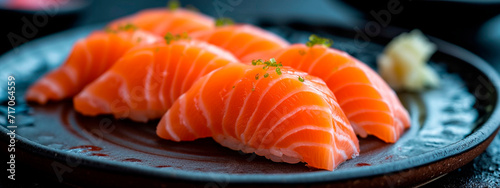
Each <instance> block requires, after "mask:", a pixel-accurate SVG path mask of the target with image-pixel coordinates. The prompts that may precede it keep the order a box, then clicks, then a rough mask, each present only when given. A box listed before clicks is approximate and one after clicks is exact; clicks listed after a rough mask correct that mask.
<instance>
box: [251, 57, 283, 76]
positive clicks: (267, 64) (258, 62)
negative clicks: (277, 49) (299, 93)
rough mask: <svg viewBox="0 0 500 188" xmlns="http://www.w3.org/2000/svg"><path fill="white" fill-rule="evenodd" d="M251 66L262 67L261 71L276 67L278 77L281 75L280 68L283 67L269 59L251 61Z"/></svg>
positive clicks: (274, 60)
mask: <svg viewBox="0 0 500 188" xmlns="http://www.w3.org/2000/svg"><path fill="white" fill-rule="evenodd" d="M252 65H254V66H255V65H264V66H263V67H262V69H264V70H268V69H269V67H276V70H275V71H276V73H277V74H278V75H281V68H280V67H283V64H281V63H277V62H276V59H274V58H271V59H269V61H262V59H258V60H252ZM266 74H267V73H266ZM268 76H269V74H268ZM264 78H267V76H265V77H264Z"/></svg>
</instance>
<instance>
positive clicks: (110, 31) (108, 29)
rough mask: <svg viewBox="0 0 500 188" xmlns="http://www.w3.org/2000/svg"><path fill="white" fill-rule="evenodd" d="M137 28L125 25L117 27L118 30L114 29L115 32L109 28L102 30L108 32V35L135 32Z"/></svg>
mask: <svg viewBox="0 0 500 188" xmlns="http://www.w3.org/2000/svg"><path fill="white" fill-rule="evenodd" d="M137 29H138V27H137V26H135V25H134V24H132V23H127V24H125V25H118V28H116V30H114V29H111V28H110V27H106V28H104V31H106V32H108V33H116V32H118V31H128V30H132V31H134V30H137Z"/></svg>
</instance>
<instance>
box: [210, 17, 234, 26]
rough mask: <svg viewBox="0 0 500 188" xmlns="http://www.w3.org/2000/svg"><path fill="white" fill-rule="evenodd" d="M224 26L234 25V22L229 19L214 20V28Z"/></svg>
mask: <svg viewBox="0 0 500 188" xmlns="http://www.w3.org/2000/svg"><path fill="white" fill-rule="evenodd" d="M225 25H234V21H233V20H232V19H231V18H217V20H215V26H216V27H221V26H225Z"/></svg>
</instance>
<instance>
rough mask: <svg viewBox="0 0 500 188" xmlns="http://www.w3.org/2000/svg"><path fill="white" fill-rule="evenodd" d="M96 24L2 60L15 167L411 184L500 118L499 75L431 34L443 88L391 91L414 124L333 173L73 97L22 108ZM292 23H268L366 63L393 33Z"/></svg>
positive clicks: (130, 177) (134, 176)
mask: <svg viewBox="0 0 500 188" xmlns="http://www.w3.org/2000/svg"><path fill="white" fill-rule="evenodd" d="M96 28H98V27H83V28H79V29H74V30H70V31H66V32H63V33H60V34H56V35H52V36H49V37H46V38H44V39H40V40H37V41H34V42H31V43H28V44H26V45H24V46H22V47H20V48H19V49H17V50H16V51H12V52H9V53H7V54H5V55H4V56H2V57H0V78H5V79H6V78H7V75H14V76H15V77H16V86H17V88H16V89H17V92H16V97H17V105H16V120H17V126H18V128H17V129H16V132H17V139H18V143H17V146H16V147H17V148H16V149H17V151H16V152H17V153H19V155H18V158H17V160H18V161H19V162H18V163H23V164H24V165H26V166H29V167H30V168H32V169H33V170H36V171H41V172H44V175H45V176H47V177H48V178H51V179H53V180H54V181H59V182H62V183H68V184H77V185H103V186H120V185H122V186H134V185H137V186H148V185H150V186H165V185H174V186H181V185H194V186H202V187H203V186H204V187H226V186H254V185H252V184H266V185H269V184H271V185H273V186H277V185H282V186H290V185H294V186H306V185H307V186H309V185H312V186H324V185H343V186H351V187H366V186H410V185H418V184H420V183H422V182H425V181H428V180H431V179H433V178H437V177H439V176H441V175H443V174H446V173H448V172H450V171H452V170H454V169H456V168H458V167H460V166H462V165H464V164H466V163H467V162H469V161H471V160H472V159H474V158H475V157H476V156H477V155H479V154H480V153H481V152H482V151H484V149H485V148H486V147H487V146H488V144H489V142H491V139H492V138H493V137H494V135H495V133H496V131H497V130H498V125H499V124H500V121H499V119H500V109H499V101H498V98H499V92H498V91H499V85H498V84H499V83H500V79H499V77H498V75H497V74H496V73H495V72H494V70H493V69H492V68H491V67H490V66H488V65H487V64H486V63H485V62H483V61H482V60H481V59H479V58H478V57H476V56H475V55H473V54H471V53H469V52H467V51H465V50H463V49H460V48H458V47H456V46H454V45H451V44H448V43H446V42H443V41H441V40H438V39H434V38H432V40H433V42H435V43H436V44H437V45H438V48H439V50H438V52H437V53H436V54H435V55H434V56H433V57H432V58H431V61H432V63H431V65H432V66H433V67H434V68H436V69H437V70H438V72H439V75H440V77H441V79H442V84H441V87H439V88H437V89H431V90H428V91H425V92H422V93H406V92H401V93H398V95H399V97H400V99H401V101H402V103H403V104H404V106H405V107H406V108H407V109H408V110H409V112H410V114H411V118H412V124H413V126H412V127H411V129H408V130H407V131H406V132H405V134H404V135H403V136H402V137H401V139H400V140H399V141H398V142H397V143H396V144H385V143H383V142H381V141H379V140H377V139H376V138H374V137H368V138H363V139H360V146H361V154H360V156H359V157H357V158H355V159H352V160H349V161H347V162H345V163H343V164H341V165H340V166H339V167H338V168H337V169H335V170H334V171H331V172H330V171H323V170H316V169H310V168H308V167H306V166H305V165H304V164H302V163H299V164H294V165H292V164H286V163H274V162H271V161H270V160H267V159H265V158H263V157H259V156H256V155H254V154H244V153H241V152H238V151H233V150H230V149H227V148H224V147H222V146H219V145H218V144H217V143H216V142H214V141H213V140H212V139H199V140H196V141H193V142H180V143H176V142H171V141H166V140H162V139H160V138H158V137H157V136H156V134H155V128H156V123H157V122H154V121H153V122H149V123H136V122H132V121H128V120H115V119H114V118H113V117H111V116H98V117H86V116H83V115H80V114H78V113H77V112H75V111H74V110H73V108H72V103H71V101H70V100H67V101H60V102H52V103H49V104H47V105H36V104H26V103H25V102H24V101H23V97H22V96H23V94H24V89H25V88H26V87H27V86H28V85H29V84H30V83H32V82H33V81H34V80H36V79H37V78H38V77H39V76H41V75H42V74H43V73H45V72H47V71H48V70H50V69H52V68H55V67H57V66H58V65H59V64H60V63H61V62H62V61H63V60H64V59H65V57H66V56H67V55H68V53H69V50H70V49H71V46H72V44H73V43H74V41H76V40H77V39H78V38H81V37H83V36H85V35H86V34H88V33H89V32H90V31H92V30H93V29H96ZM297 28H302V27H297V26H286V27H285V26H281V27H272V28H268V29H270V30H271V31H273V32H276V33H278V34H280V35H282V36H284V37H285V38H287V39H288V40H289V41H290V42H304V41H306V40H307V37H308V36H309V34H310V32H314V33H319V34H320V35H323V36H328V37H330V38H332V39H333V40H334V45H333V47H335V48H338V49H341V50H345V51H347V52H349V53H350V54H352V55H353V56H355V57H357V58H359V59H360V60H362V61H364V62H366V63H367V64H369V65H371V66H373V65H374V64H375V61H376V57H377V55H378V54H380V53H381V52H382V50H383V46H382V45H379V44H383V43H385V42H387V41H388V39H389V38H390V37H392V36H394V35H391V34H390V33H385V34H384V35H381V36H378V37H377V38H374V39H373V40H372V41H371V42H368V43H359V41H356V40H355V39H354V37H355V33H352V32H349V31H346V30H342V29H338V28H337V29H336V28H313V29H311V27H307V28H309V29H310V30H308V31H301V30H299V29H297ZM394 34H395V33H394ZM386 35H387V36H386ZM361 44H363V45H361ZM5 89H6V87H0V99H5V98H6V93H7V92H6V90H5ZM2 104H3V105H4V106H2V107H0V115H1V117H0V123H1V124H2V125H3V126H1V127H0V138H1V141H2V143H1V144H2V145H6V144H7V143H8V141H9V138H8V137H7V136H6V133H7V132H8V129H7V128H6V124H7V122H6V118H5V116H6V107H5V105H6V104H5V103H2ZM2 152H5V151H3V150H2ZM103 180H106V181H103Z"/></svg>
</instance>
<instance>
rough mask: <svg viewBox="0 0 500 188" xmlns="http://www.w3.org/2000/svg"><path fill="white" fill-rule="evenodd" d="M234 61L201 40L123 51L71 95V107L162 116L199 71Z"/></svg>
mask: <svg viewBox="0 0 500 188" xmlns="http://www.w3.org/2000/svg"><path fill="white" fill-rule="evenodd" d="M234 62H238V60H237V59H236V58H235V57H234V56H233V55H232V54H230V53H229V52H226V51H224V50H222V49H220V48H218V47H216V46H213V45H210V44H208V43H205V42H200V41H194V40H192V41H185V40H184V41H182V40H181V41H174V42H172V43H170V44H158V45H151V46H146V47H143V48H135V49H133V50H131V51H129V52H127V53H126V54H125V55H123V57H122V58H121V59H120V60H118V62H116V63H115V65H114V66H113V67H111V68H110V69H109V70H108V71H106V72H105V73H104V74H103V75H102V76H101V77H99V78H98V79H97V80H95V81H94V82H93V83H91V84H89V85H88V86H87V87H86V88H85V89H84V90H83V91H82V92H80V94H78V95H77V96H76V97H75V98H74V100H73V103H74V107H75V109H76V110H77V111H78V112H80V113H82V114H84V115H90V116H95V115H99V114H113V115H114V116H115V117H116V118H130V119H132V120H135V121H140V122H146V121H148V120H150V119H155V118H160V117H161V116H162V115H163V114H164V113H165V112H166V111H167V110H168V109H169V108H170V106H171V105H172V103H173V102H174V101H175V100H176V99H177V98H178V97H179V96H181V94H182V93H184V92H185V91H187V90H188V89H189V88H190V87H191V85H192V84H193V83H194V82H195V81H196V80H197V79H198V78H200V77H201V76H203V75H205V74H207V73H209V72H210V71H212V70H214V69H217V68H219V67H222V66H224V65H226V64H229V63H234Z"/></svg>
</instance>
